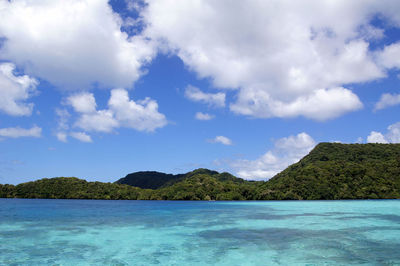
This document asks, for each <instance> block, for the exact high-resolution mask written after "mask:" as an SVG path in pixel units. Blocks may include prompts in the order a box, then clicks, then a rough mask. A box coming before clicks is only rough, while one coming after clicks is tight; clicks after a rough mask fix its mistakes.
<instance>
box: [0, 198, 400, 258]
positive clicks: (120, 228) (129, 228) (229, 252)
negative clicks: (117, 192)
mask: <svg viewBox="0 0 400 266" xmlns="http://www.w3.org/2000/svg"><path fill="white" fill-rule="evenodd" d="M156 264H159V265H332V264H333V265H349V264H354V265H360V264H361V265H400V201H398V200H382V201H269V202H171V201H94V200H35V199H0V265H156Z"/></svg>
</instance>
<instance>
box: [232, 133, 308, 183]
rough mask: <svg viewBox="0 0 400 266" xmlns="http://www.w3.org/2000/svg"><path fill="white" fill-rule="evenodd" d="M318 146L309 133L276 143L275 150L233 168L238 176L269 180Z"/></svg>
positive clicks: (244, 161)
mask: <svg viewBox="0 0 400 266" xmlns="http://www.w3.org/2000/svg"><path fill="white" fill-rule="evenodd" d="M315 145H316V143H315V141H314V139H313V138H312V137H311V136H309V135H308V134H307V133H304V132H303V133H300V134H298V135H296V136H289V137H287V138H281V139H279V140H277V141H275V144H274V148H273V149H271V150H269V151H267V152H266V153H265V154H264V155H262V156H261V157H259V158H257V159H256V160H243V159H242V160H236V161H234V162H232V163H231V167H232V168H233V169H235V170H236V172H237V175H238V176H239V177H241V178H244V179H249V180H267V179H270V178H271V177H273V176H274V175H276V174H277V173H279V172H281V171H282V170H284V169H285V168H286V167H287V166H289V165H291V164H293V163H296V162H297V161H299V160H300V159H301V158H302V157H303V156H305V155H307V154H308V153H309V152H310V151H311V150H312V149H313V148H314V146H315Z"/></svg>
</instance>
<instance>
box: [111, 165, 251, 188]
mask: <svg viewBox="0 0 400 266" xmlns="http://www.w3.org/2000/svg"><path fill="white" fill-rule="evenodd" d="M200 174H202V175H208V176H212V177H215V178H216V179H217V180H219V181H221V182H224V181H232V182H235V183H243V182H245V181H244V180H243V179H241V178H237V177H235V176H233V175H231V174H229V173H226V172H225V173H221V174H220V173H218V172H217V171H212V170H209V169H205V168H199V169H196V170H194V171H191V172H188V173H186V174H177V175H173V174H165V173H160V172H155V171H145V172H135V173H131V174H128V175H126V176H125V177H123V178H121V179H119V180H117V181H116V182H115V183H117V184H125V185H130V186H134V187H139V188H149V189H159V188H163V187H168V186H172V185H173V184H176V183H178V182H181V181H183V180H185V179H187V178H190V177H193V176H196V175H200Z"/></svg>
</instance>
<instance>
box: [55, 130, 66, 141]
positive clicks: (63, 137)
mask: <svg viewBox="0 0 400 266" xmlns="http://www.w3.org/2000/svg"><path fill="white" fill-rule="evenodd" d="M56 137H57V139H58V140H59V141H61V142H67V137H68V135H67V133H65V132H57V133H56Z"/></svg>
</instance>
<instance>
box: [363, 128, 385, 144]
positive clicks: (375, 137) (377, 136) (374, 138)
mask: <svg viewBox="0 0 400 266" xmlns="http://www.w3.org/2000/svg"><path fill="white" fill-rule="evenodd" d="M367 142H368V143H388V141H387V140H386V139H385V137H384V136H383V135H382V133H381V132H376V131H371V133H370V134H369V135H368V137H367Z"/></svg>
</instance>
